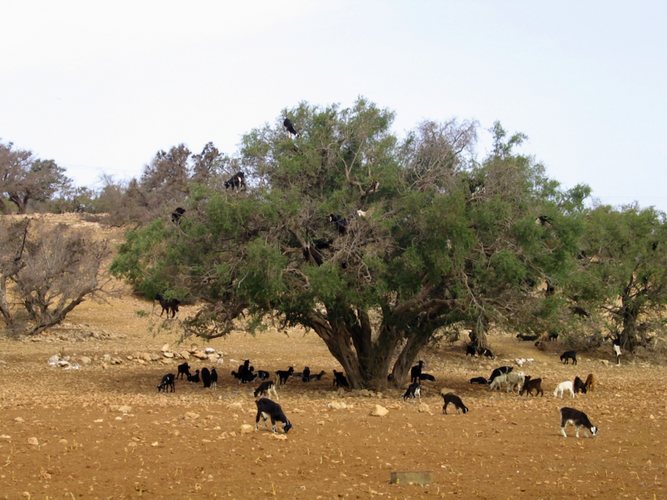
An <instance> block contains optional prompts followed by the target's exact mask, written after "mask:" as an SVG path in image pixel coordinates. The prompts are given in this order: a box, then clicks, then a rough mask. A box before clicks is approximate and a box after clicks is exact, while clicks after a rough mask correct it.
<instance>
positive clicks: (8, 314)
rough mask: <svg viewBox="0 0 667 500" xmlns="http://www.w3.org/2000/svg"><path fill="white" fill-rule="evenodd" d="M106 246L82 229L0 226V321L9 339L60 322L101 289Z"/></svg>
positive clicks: (25, 222) (20, 224)
mask: <svg viewBox="0 0 667 500" xmlns="http://www.w3.org/2000/svg"><path fill="white" fill-rule="evenodd" d="M108 256H109V251H108V245H107V243H106V242H105V241H96V240H94V239H93V238H92V235H90V234H88V233H87V232H85V231H83V230H81V229H74V228H71V227H68V226H66V225H64V224H59V225H57V226H56V227H53V226H49V225H48V224H46V223H40V222H38V221H36V220H30V219H28V218H25V219H22V220H18V221H12V220H0V315H1V316H0V319H1V320H2V322H3V323H4V325H5V327H6V328H7V330H8V331H9V332H10V333H12V334H14V335H34V334H36V333H39V332H41V331H43V330H44V329H46V328H49V327H51V326H54V325H57V324H58V323H60V322H62V321H63V320H64V319H65V317H66V316H67V314H69V313H70V312H71V311H72V310H73V309H74V308H75V307H76V306H78V305H79V304H80V303H81V302H83V301H84V300H85V299H87V298H89V297H91V296H93V295H94V294H96V293H98V292H99V291H101V289H102V285H103V284H102V283H101V282H100V275H101V273H100V271H101V265H102V262H103V261H104V259H105V258H108Z"/></svg>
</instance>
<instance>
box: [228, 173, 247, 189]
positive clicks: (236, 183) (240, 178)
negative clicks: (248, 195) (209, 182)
mask: <svg viewBox="0 0 667 500" xmlns="http://www.w3.org/2000/svg"><path fill="white" fill-rule="evenodd" d="M229 188H231V189H232V191H234V190H235V189H241V188H243V189H245V174H244V173H243V172H236V173H235V174H234V175H232V176H231V177H230V178H229V179H228V180H226V181H225V189H229Z"/></svg>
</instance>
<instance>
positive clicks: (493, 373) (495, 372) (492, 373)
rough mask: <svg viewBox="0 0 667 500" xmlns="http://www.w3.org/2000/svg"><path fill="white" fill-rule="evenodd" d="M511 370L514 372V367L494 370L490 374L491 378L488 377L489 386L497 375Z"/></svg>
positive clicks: (501, 367) (500, 367) (502, 367)
mask: <svg viewBox="0 0 667 500" xmlns="http://www.w3.org/2000/svg"><path fill="white" fill-rule="evenodd" d="M512 370H514V367H512V366H499V367H498V368H496V369H494V370H493V371H492V372H491V376H490V377H489V384H490V383H491V382H493V379H494V378H496V377H497V376H498V375H502V374H503V373H509V372H511V371H512Z"/></svg>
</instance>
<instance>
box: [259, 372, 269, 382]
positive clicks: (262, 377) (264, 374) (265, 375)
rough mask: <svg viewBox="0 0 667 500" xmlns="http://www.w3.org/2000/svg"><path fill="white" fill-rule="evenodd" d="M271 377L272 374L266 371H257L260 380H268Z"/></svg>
mask: <svg viewBox="0 0 667 500" xmlns="http://www.w3.org/2000/svg"><path fill="white" fill-rule="evenodd" d="M270 376H271V374H270V373H269V372H267V371H266V370H257V377H258V378H259V379H260V380H266V379H267V378H269V377H270Z"/></svg>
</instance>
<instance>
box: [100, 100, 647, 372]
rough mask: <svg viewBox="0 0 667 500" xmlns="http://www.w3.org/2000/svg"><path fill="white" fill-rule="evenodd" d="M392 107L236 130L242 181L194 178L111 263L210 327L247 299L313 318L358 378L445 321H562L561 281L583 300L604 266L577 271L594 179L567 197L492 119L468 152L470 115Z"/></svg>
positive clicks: (227, 319)
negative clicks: (488, 137) (173, 218)
mask: <svg viewBox="0 0 667 500" xmlns="http://www.w3.org/2000/svg"><path fill="white" fill-rule="evenodd" d="M284 117H289V118H290V120H291V121H292V122H293V123H294V124H295V126H296V128H297V131H298V134H297V135H296V136H292V135H290V134H288V133H287V132H286V131H285V130H284V129H283V127H282V120H283V119H284ZM392 119H393V114H392V113H391V112H389V111H387V110H383V109H381V108H378V107H377V106H375V105H374V104H372V103H369V102H367V101H366V100H364V99H360V100H359V101H357V102H356V103H355V104H354V105H353V106H352V107H350V108H347V109H342V108H340V107H339V106H337V105H332V106H329V107H326V108H319V107H315V106H310V105H308V104H306V103H301V104H300V105H298V106H297V107H296V108H293V109H290V110H284V112H283V113H282V114H281V116H280V117H278V118H277V120H276V122H275V123H273V124H267V125H265V126H264V127H262V128H260V129H256V130H252V131H251V132H250V133H248V134H247V135H246V136H245V137H244V138H243V143H242V150H241V155H242V158H241V161H242V165H243V171H244V172H245V174H246V179H247V180H252V182H251V186H252V188H249V189H248V190H246V191H241V192H238V191H231V190H229V191H228V190H221V189H218V188H216V187H215V186H212V185H207V184H201V183H200V184H198V185H197V186H195V187H191V188H190V193H191V196H190V198H189V199H188V204H187V206H186V207H185V208H186V209H187V217H185V218H184V219H183V220H182V221H181V223H180V224H179V225H173V224H166V223H164V222H160V221H156V222H153V223H151V224H149V225H146V226H145V227H140V228H138V229H137V230H135V231H132V232H130V233H129V234H128V240H127V243H126V244H125V245H124V246H123V247H122V248H121V251H120V253H119V256H118V258H117V259H116V261H115V262H114V265H113V270H114V272H115V273H116V275H117V276H124V277H126V278H127V279H128V280H130V282H132V283H133V285H134V286H135V287H136V288H137V290H139V291H142V292H143V293H146V294H147V295H151V294H154V293H156V292H157V291H162V290H170V291H172V292H178V293H182V294H186V293H187V294H188V296H189V297H191V298H192V299H193V300H201V301H202V303H204V304H207V306H206V307H204V308H202V312H201V313H200V314H199V315H198V316H197V317H196V318H195V319H194V320H193V321H192V323H191V324H190V327H192V328H193V329H194V331H196V332H199V333H200V334H204V335H207V336H218V335H224V334H225V333H226V332H227V331H229V329H230V328H231V327H232V325H233V321H234V319H235V318H237V317H238V316H239V315H240V314H242V313H243V312H244V311H248V312H250V313H251V316H252V320H253V321H254V322H256V326H257V325H259V324H260V322H261V319H262V318H264V317H271V318H275V317H276V316H277V317H280V318H282V319H283V320H284V321H285V322H286V324H301V325H303V326H306V327H309V328H313V329H314V330H315V331H316V332H317V333H318V334H319V335H320V336H321V337H322V339H323V340H324V341H325V342H326V343H327V345H328V346H329V348H330V350H331V352H332V354H333V355H334V356H336V359H338V360H339V361H340V362H341V364H342V365H343V367H344V368H345V370H346V372H347V373H348V376H350V378H351V380H352V383H353V385H366V384H368V383H371V380H375V381H380V380H382V381H384V380H386V373H387V370H388V369H389V368H388V366H387V365H388V363H389V362H390V361H391V360H394V363H395V364H394V372H395V373H397V374H398V375H399V379H400V376H401V373H402V372H401V370H405V367H406V366H409V363H410V361H411V360H412V359H413V358H414V356H416V355H417V353H418V350H419V348H420V346H423V345H425V343H426V342H427V341H428V340H429V338H432V337H433V336H437V335H438V333H437V332H443V331H449V330H451V329H452V328H454V325H458V326H456V328H459V327H460V326H461V325H468V326H470V325H484V324H487V323H488V322H494V323H496V324H498V325H503V326H506V327H510V328H511V327H521V328H523V327H525V328H528V329H531V330H533V331H547V330H549V329H562V330H566V329H567V327H568V326H569V325H571V324H572V315H571V314H570V313H569V310H568V307H569V306H570V305H571V304H572V302H571V298H570V297H569V296H568V294H569V293H571V292H572V290H574V289H575V288H578V289H581V290H582V293H584V292H585V295H586V296H587V297H590V298H591V300H593V299H594V298H595V294H594V292H595V290H596V285H594V283H599V282H602V281H603V280H604V278H606V277H607V274H608V273H609V272H611V270H609V271H606V272H605V273H606V274H605V273H603V274H601V275H599V276H596V277H594V276H593V275H591V276H590V277H585V276H584V274H582V273H581V272H580V270H581V262H580V261H581V259H577V256H578V254H579V253H580V251H581V250H582V243H581V238H582V235H583V234H584V230H583V228H584V218H585V216H586V210H585V207H584V206H583V201H584V198H585V196H586V195H587V193H588V192H589V191H588V190H587V188H586V187H585V186H578V187H577V188H576V189H574V190H570V191H569V192H562V191H561V190H560V187H559V185H558V183H557V182H555V181H553V180H551V179H548V178H547V177H546V176H545V174H544V168H543V167H542V166H541V165H539V164H538V163H536V162H535V161H534V160H533V159H532V158H530V157H528V156H522V155H519V154H516V153H515V152H514V149H515V148H516V147H517V146H518V145H520V144H521V143H522V141H523V139H524V136H523V135H522V134H514V135H509V138H508V134H507V133H506V132H505V131H504V130H503V129H502V127H501V126H500V125H499V124H497V125H496V126H495V127H494V134H495V135H494V137H495V146H494V151H493V153H492V154H491V155H490V156H489V157H488V158H486V159H485V160H484V161H483V162H482V163H476V162H475V161H474V147H473V146H474V140H475V137H476V131H475V130H476V129H475V127H476V125H475V124H474V123H467V122H464V123H459V122H456V121H450V122H447V123H444V124H435V123H432V122H425V123H424V124H421V125H420V127H419V128H418V129H417V130H416V131H414V132H412V133H410V134H408V137H407V138H406V140H405V141H404V142H399V141H398V140H397V138H396V137H395V136H394V135H392V134H391V132H390V126H391V122H392ZM330 214H335V215H336V216H340V217H342V218H345V219H346V225H345V227H344V230H341V231H339V228H338V227H337V226H336V225H335V224H333V223H332V222H331V221H330V220H329V215H330ZM649 226H650V224H649ZM651 272H652V273H655V272H657V271H656V270H653V271H651ZM654 275H655V274H651V276H654ZM547 284H548V287H547V291H546V292H545V291H544V287H545V286H546V285H547ZM591 284H593V285H591ZM212 324H216V325H218V326H217V327H215V328H212V327H211V325H212ZM197 328H200V329H199V330H197ZM404 341H405V342H404ZM352 346H354V349H352ZM401 346H402V347H401Z"/></svg>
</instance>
